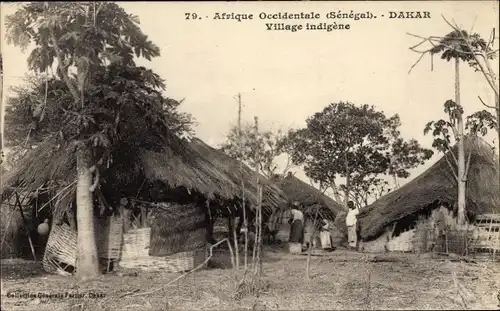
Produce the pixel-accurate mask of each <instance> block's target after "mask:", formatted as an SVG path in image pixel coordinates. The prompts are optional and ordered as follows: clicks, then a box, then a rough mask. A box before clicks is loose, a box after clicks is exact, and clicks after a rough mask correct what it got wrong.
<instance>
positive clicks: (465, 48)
mask: <svg viewBox="0 0 500 311" xmlns="http://www.w3.org/2000/svg"><path fill="white" fill-rule="evenodd" d="M478 51H482V52H485V54H486V55H487V58H488V59H494V58H495V57H496V52H494V51H493V50H492V49H491V45H490V44H488V43H487V42H486V40H484V39H483V38H481V36H480V35H479V34H478V33H473V34H469V33H468V32H467V31H465V30H459V29H455V30H453V31H452V32H450V33H448V34H447V35H445V36H444V37H443V38H441V40H440V41H439V44H436V45H434V47H433V48H431V49H430V53H431V55H434V54H439V53H441V59H444V60H446V61H450V60H452V59H459V60H461V61H464V62H467V63H468V64H469V66H471V67H472V68H474V69H476V70H479V67H478V66H479V65H478V63H477V60H476V58H475V57H474V54H475V53H476V54H477V53H478Z"/></svg>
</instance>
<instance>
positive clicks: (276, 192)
mask: <svg viewBox="0 0 500 311" xmlns="http://www.w3.org/2000/svg"><path fill="white" fill-rule="evenodd" d="M190 146H191V147H192V148H193V149H194V150H196V152H198V154H199V155H200V158H203V159H205V160H207V161H209V162H210V163H211V164H212V165H213V166H214V167H216V168H217V169H218V170H220V171H221V172H224V174H226V175H227V176H228V177H229V179H230V180H231V181H232V182H233V183H234V184H235V186H236V187H237V188H238V190H237V191H238V193H239V194H238V197H241V186H240V184H241V174H240V165H241V167H242V168H243V171H242V173H243V180H244V185H245V198H246V199H248V200H249V201H250V202H251V203H252V204H256V203H257V185H256V181H257V176H256V174H255V171H254V170H252V169H251V168H250V167H248V166H247V165H245V164H242V163H240V162H239V161H238V160H236V159H234V158H231V157H230V156H228V155H226V154H225V153H223V152H221V151H218V150H216V149H214V148H212V147H210V146H209V145H207V144H206V143H204V142H203V141H202V140H200V139H198V138H192V139H191V142H190ZM259 183H260V184H262V185H263V186H264V188H263V191H262V203H263V206H264V207H267V208H276V207H278V206H279V205H280V204H284V203H286V200H287V198H286V196H285V194H284V193H283V192H282V191H281V189H280V188H279V187H276V186H275V185H274V184H273V183H272V182H271V181H270V180H268V179H267V178H265V177H264V176H262V175H260V174H259Z"/></svg>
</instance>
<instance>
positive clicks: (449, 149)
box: [446, 144, 458, 166]
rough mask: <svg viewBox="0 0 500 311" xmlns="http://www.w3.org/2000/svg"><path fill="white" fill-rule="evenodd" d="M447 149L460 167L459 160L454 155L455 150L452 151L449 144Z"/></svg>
mask: <svg viewBox="0 0 500 311" xmlns="http://www.w3.org/2000/svg"><path fill="white" fill-rule="evenodd" d="M446 148H447V149H448V151H449V152H450V153H451V155H452V156H453V160H454V161H455V164H456V165H457V166H458V159H457V157H456V156H455V154H454V153H453V149H451V147H450V145H449V144H446Z"/></svg>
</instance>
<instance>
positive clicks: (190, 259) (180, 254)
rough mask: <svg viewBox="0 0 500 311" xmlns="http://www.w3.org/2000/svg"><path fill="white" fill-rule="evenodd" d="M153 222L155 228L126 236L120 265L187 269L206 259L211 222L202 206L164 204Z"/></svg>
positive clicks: (154, 268)
mask: <svg viewBox="0 0 500 311" xmlns="http://www.w3.org/2000/svg"><path fill="white" fill-rule="evenodd" d="M150 221H151V228H139V229H133V230H130V231H128V232H127V233H125V234H124V235H123V248H122V253H121V258H120V262H119V265H120V267H122V268H127V269H140V270H145V271H157V270H163V271H168V272H183V271H188V270H191V269H193V268H195V267H196V266H198V265H200V264H201V263H203V262H204V261H205V258H206V235H207V229H208V228H207V226H208V223H207V222H206V219H205V214H204V212H203V211H202V210H201V208H200V207H198V206H196V205H178V204H163V206H162V207H161V208H157V209H155V210H154V211H153V212H152V213H151V219H150Z"/></svg>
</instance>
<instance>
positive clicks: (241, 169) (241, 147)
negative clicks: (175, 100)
mask: <svg viewBox="0 0 500 311" xmlns="http://www.w3.org/2000/svg"><path fill="white" fill-rule="evenodd" d="M236 97H237V101H238V161H239V164H240V181H241V201H242V204H241V206H242V208H243V228H244V232H245V248H244V250H243V252H244V259H243V260H244V265H245V271H246V270H247V266H248V224H247V215H246V206H245V182H244V181H243V162H242V154H243V146H242V137H241V94H240V93H238V95H237V96H236ZM236 252H238V250H236Z"/></svg>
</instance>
